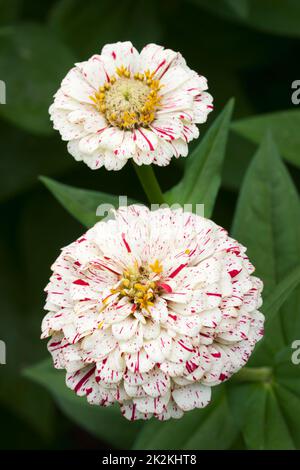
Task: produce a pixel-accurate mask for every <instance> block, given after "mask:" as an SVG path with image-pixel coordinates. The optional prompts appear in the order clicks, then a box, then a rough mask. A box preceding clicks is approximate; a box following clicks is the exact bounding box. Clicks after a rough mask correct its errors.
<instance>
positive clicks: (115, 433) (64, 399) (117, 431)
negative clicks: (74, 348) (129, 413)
mask: <svg viewBox="0 0 300 470" xmlns="http://www.w3.org/2000/svg"><path fill="white" fill-rule="evenodd" d="M24 375H25V376H26V377H28V378H30V379H31V380H33V381H35V382H37V383H39V384H40V385H42V386H43V387H45V388H46V389H47V390H48V391H49V392H51V394H52V395H53V397H54V399H55V400H56V402H57V403H58V405H59V406H60V408H61V409H62V410H63V411H64V413H66V415H67V416H68V417H69V418H70V419H71V420H73V421H75V422H76V423H77V424H78V425H79V426H82V427H83V428H84V429H86V430H87V431H89V432H90V433H91V434H93V435H95V436H96V437H98V438H99V439H101V440H105V441H106V442H108V443H110V444H112V445H114V446H115V447H116V448H119V449H120V448H122V449H128V448H129V447H130V446H131V445H132V442H133V440H134V438H135V436H136V434H137V432H138V431H139V430H140V428H141V423H140V422H134V423H132V422H130V421H127V420H126V419H125V418H123V416H122V415H121V413H120V410H119V408H118V407H117V406H111V407H107V408H105V407H101V406H93V405H90V404H89V403H88V402H87V400H86V398H85V397H78V396H77V395H76V394H75V393H74V392H72V390H70V389H68V388H67V386H66V384H65V372H63V371H58V370H56V369H54V367H53V365H52V362H51V360H50V359H47V360H45V361H42V362H40V363H38V364H36V365H34V366H32V367H30V368H27V369H26V370H25V371H24Z"/></svg>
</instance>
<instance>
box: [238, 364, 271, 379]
mask: <svg viewBox="0 0 300 470" xmlns="http://www.w3.org/2000/svg"><path fill="white" fill-rule="evenodd" d="M271 379H272V369H271V368H270V367H243V368H242V369H241V370H240V371H239V372H238V373H237V374H235V375H234V376H233V377H232V380H233V381H235V382H270V380H271Z"/></svg>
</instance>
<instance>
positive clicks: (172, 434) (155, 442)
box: [133, 387, 238, 450]
mask: <svg viewBox="0 0 300 470" xmlns="http://www.w3.org/2000/svg"><path fill="white" fill-rule="evenodd" d="M237 433H238V431H237V427H236V426H235V424H234V422H233V420H232V418H231V415H230V410H229V408H228V403H227V398H226V394H225V389H224V387H223V388H222V390H220V389H219V390H217V391H216V394H215V393H214V396H213V398H212V402H211V404H210V405H209V406H207V407H206V408H204V409H202V410H194V411H190V412H189V413H186V414H185V415H184V416H183V417H182V418H181V419H179V420H171V421H166V422H164V423H161V422H158V421H157V420H154V419H152V420H151V421H150V422H149V423H146V424H145V425H144V427H143V429H142V431H141V432H140V434H139V436H138V438H137V440H136V441H135V443H134V446H133V448H134V449H164V450H165V449H182V450H183V449H206V450H209V449H228V448H229V447H230V446H231V445H232V444H233V442H234V441H235V439H236V438H237Z"/></svg>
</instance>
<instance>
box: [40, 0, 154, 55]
mask: <svg viewBox="0 0 300 470" xmlns="http://www.w3.org/2000/svg"><path fill="white" fill-rule="evenodd" d="M156 3H157V0H152V2H149V1H148V0H140V1H139V2H136V4H135V5H134V8H133V4H132V1H131V0H123V1H121V2H118V8H111V2H110V1H109V0H102V1H101V5H99V2H98V1H97V0H85V1H84V2H82V1H81V0H61V1H60V2H57V3H56V4H55V5H54V7H53V9H52V11H51V13H50V17H49V24H50V26H51V28H52V29H53V31H54V32H55V34H56V35H58V36H61V37H62V38H63V40H64V41H65V42H66V43H67V44H68V45H70V47H72V49H73V50H74V51H75V52H76V55H77V56H79V57H82V58H83V59H84V60H86V58H87V57H88V56H90V55H91V54H98V53H100V51H101V49H102V47H103V46H104V45H105V44H107V43H112V42H116V41H128V39H130V40H131V41H132V42H133V44H134V45H135V47H143V46H144V45H145V44H147V43H149V42H156V43H157V42H158V43H159V41H160V39H161V34H162V28H161V24H160V18H161V16H160V14H159V6H158V4H156ZM145 18H147V27H146V28H143V27H141V24H143V22H144V21H145ZM78 31H80V34H78Z"/></svg>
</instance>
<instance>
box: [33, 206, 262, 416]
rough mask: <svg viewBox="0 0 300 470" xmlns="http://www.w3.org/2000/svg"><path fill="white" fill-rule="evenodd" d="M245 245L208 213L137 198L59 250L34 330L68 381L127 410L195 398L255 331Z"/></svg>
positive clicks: (220, 376)
mask: <svg viewBox="0 0 300 470" xmlns="http://www.w3.org/2000/svg"><path fill="white" fill-rule="evenodd" d="M245 252H246V248H244V247H243V246H242V245H240V244H239V243H238V242H237V241H235V240H233V239H232V238H230V237H229V236H228V234H227V232H226V231H225V230H224V229H223V228H221V227H219V226H218V225H216V224H215V223H214V222H212V221H210V220H208V219H205V218H203V217H200V216H197V215H194V214H191V213H185V212H183V211H182V209H178V210H174V211H173V210H171V209H159V210H157V211H154V212H151V211H150V210H149V209H147V208H146V207H144V206H138V205H133V206H130V207H128V208H120V209H118V210H117V211H115V218H114V219H111V220H109V221H106V222H105V221H101V222H99V223H97V224H96V225H95V226H94V227H93V228H91V229H90V230H88V232H87V233H86V234H85V235H84V236H82V237H81V238H79V239H78V240H77V241H75V242H74V243H72V244H70V245H69V246H67V247H65V248H63V250H62V253H61V254H60V256H59V257H58V259H57V260H56V261H55V263H54V265H53V266H52V270H53V274H52V276H51V279H50V283H49V284H48V286H47V288H46V291H47V293H48V298H47V303H46V307H45V308H46V309H47V310H48V311H49V312H48V313H47V315H46V316H45V318H44V320H43V324H42V331H43V333H42V337H43V338H46V337H49V336H52V337H51V339H50V341H49V343H48V348H49V351H50V353H51V354H52V356H53V360H54V365H55V367H56V368H58V369H66V372H67V376H66V382H67V385H68V387H70V388H71V389H73V390H74V391H75V392H76V393H77V394H78V395H81V396H82V395H84V396H86V398H87V400H88V402H89V403H91V404H95V405H103V406H108V405H112V404H113V403H115V402H118V403H119V404H120V406H121V411H122V414H123V415H124V416H125V417H126V418H128V419H131V420H135V419H148V418H150V417H151V416H152V415H154V416H155V417H156V418H158V419H160V420H166V419H169V418H180V417H181V416H182V415H183V413H184V412H185V411H188V410H192V409H194V408H202V407H205V406H206V405H207V404H208V403H209V401H210V397H211V387H212V386H215V385H217V384H219V383H221V382H223V381H224V380H227V379H228V378H229V377H230V376H231V375H232V374H233V373H235V372H237V371H238V370H239V369H240V368H241V367H242V366H243V365H244V364H245V363H246V362H247V360H248V358H249V356H250V354H251V352H252V350H253V348H254V345H255V343H256V342H257V341H258V340H259V339H260V338H261V337H262V335H263V330H262V328H263V322H264V317H263V315H262V314H261V313H260V312H259V311H258V308H259V307H260V306H261V303H262V302H261V290H262V282H261V281H260V280H259V279H258V278H257V277H254V276H253V275H252V273H253V271H254V267H253V266H252V264H251V263H250V262H249V260H248V258H247V256H246V254H245Z"/></svg>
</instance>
